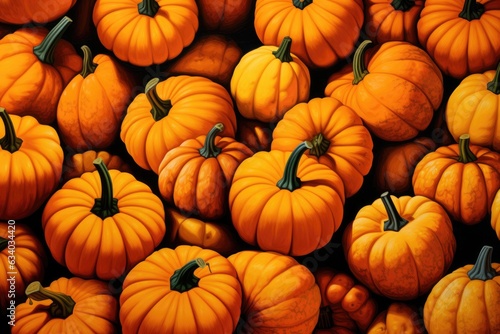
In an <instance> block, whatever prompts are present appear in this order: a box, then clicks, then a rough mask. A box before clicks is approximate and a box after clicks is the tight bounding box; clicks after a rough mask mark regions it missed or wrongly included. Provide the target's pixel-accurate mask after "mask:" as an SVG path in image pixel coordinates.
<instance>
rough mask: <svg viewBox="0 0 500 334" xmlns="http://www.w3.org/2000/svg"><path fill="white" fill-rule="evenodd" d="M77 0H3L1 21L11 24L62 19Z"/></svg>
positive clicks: (0, 13)
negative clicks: (48, 0)
mask: <svg viewBox="0 0 500 334" xmlns="http://www.w3.org/2000/svg"><path fill="white" fill-rule="evenodd" d="M75 3H76V0H61V1H50V2H40V1H36V0H22V1H16V0H2V11H1V12H0V22H3V23H10V24H27V23H41V24H46V23H48V22H51V21H54V20H57V19H60V18H61V17H62V16H63V15H64V14H66V12H68V10H69V9H70V8H71V7H73V6H74V5H75Z"/></svg>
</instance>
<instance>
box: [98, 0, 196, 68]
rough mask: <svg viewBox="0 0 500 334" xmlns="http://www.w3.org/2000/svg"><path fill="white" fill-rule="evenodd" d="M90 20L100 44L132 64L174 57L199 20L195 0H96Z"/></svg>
mask: <svg viewBox="0 0 500 334" xmlns="http://www.w3.org/2000/svg"><path fill="white" fill-rule="evenodd" d="M93 21H94V25H95V26H96V29H97V35H98V37H99V40H100V41H101V43H102V45H103V46H104V47H105V48H106V49H108V50H111V51H112V52H113V53H114V54H115V56H116V57H117V58H118V59H120V60H123V61H126V62H129V63H131V64H133V65H136V66H150V65H153V64H161V63H163V62H165V61H167V60H170V59H173V58H175V57H177V56H178V55H179V54H180V53H181V52H182V50H183V49H184V48H185V47H186V46H188V45H189V44H191V42H193V40H194V36H195V34H196V32H197V31H198V24H199V23H198V7H197V5H196V2H195V0H181V1H178V2H171V1H168V0H159V1H156V0H143V1H140V0H121V1H114V0H97V1H96V3H95V6H94V12H93Z"/></svg>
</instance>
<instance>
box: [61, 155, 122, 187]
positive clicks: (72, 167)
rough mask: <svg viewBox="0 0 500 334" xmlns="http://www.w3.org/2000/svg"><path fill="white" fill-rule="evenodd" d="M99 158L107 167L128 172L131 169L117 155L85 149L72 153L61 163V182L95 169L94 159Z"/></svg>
mask: <svg viewBox="0 0 500 334" xmlns="http://www.w3.org/2000/svg"><path fill="white" fill-rule="evenodd" d="M97 158H101V159H102V162H103V163H104V164H105V165H106V167H107V168H108V169H118V170H119V171H120V172H128V173H130V171H131V169H130V167H129V165H128V164H126V163H125V162H123V160H122V159H121V158H120V157H119V156H117V155H112V154H110V153H108V152H106V151H98V152H96V151H93V150H90V151H85V152H83V153H76V154H73V155H72V156H71V157H69V158H68V159H66V161H65V163H64V165H63V176H62V179H63V182H66V181H68V180H69V179H73V178H75V177H80V176H81V175H82V174H83V173H86V172H93V171H95V170H96V169H95V166H94V160H95V159H97Z"/></svg>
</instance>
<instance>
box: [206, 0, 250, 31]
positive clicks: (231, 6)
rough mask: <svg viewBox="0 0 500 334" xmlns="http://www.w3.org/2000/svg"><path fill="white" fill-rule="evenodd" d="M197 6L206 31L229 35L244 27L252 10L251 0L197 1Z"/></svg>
mask: <svg viewBox="0 0 500 334" xmlns="http://www.w3.org/2000/svg"><path fill="white" fill-rule="evenodd" d="M197 4H198V7H199V10H200V21H201V24H202V25H203V26H204V28H205V29H206V30H208V31H217V32H222V33H229V34H230V33H234V32H235V31H238V30H239V29H241V28H242V27H244V26H245V24H246V23H247V19H248V18H249V17H250V13H251V12H252V9H253V1H252V0H222V1H212V0H198V1H197Z"/></svg>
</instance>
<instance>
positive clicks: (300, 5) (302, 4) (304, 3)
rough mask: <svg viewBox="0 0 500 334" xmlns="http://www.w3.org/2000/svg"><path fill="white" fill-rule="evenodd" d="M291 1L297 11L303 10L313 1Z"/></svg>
mask: <svg viewBox="0 0 500 334" xmlns="http://www.w3.org/2000/svg"><path fill="white" fill-rule="evenodd" d="M292 1H293V5H294V6H295V7H296V8H298V9H304V8H306V7H307V6H308V5H310V4H312V2H313V0H292Z"/></svg>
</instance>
